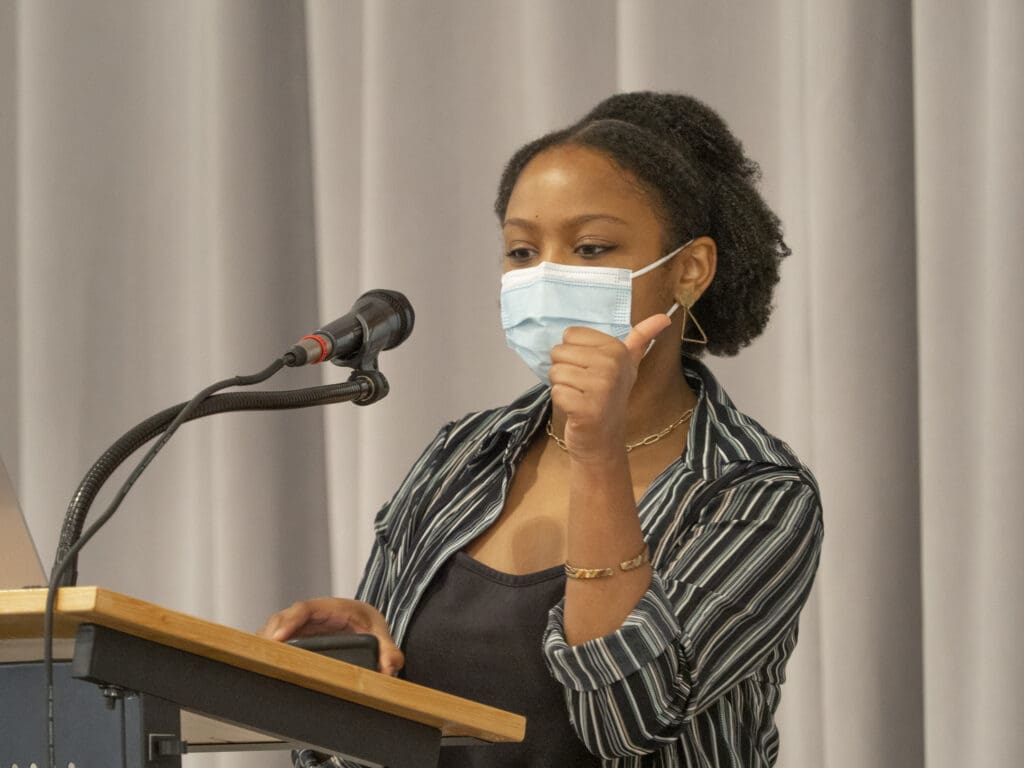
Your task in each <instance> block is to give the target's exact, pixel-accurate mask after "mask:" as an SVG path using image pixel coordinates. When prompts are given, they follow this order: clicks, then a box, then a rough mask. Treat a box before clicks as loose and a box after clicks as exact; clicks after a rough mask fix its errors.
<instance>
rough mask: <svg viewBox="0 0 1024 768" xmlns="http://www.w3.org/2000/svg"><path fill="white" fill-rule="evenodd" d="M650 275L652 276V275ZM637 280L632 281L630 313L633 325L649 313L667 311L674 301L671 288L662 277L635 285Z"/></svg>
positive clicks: (645, 317) (655, 313) (649, 314)
mask: <svg viewBox="0 0 1024 768" xmlns="http://www.w3.org/2000/svg"><path fill="white" fill-rule="evenodd" d="M644 277H648V275H644ZM650 277H652V278H654V275H650ZM638 282H639V281H633V306H632V308H631V313H630V316H631V320H632V323H633V325H636V324H637V323H639V322H640V321H641V320H646V319H647V318H648V317H650V316H651V315H657V314H660V313H664V312H668V311H669V309H670V308H671V307H672V304H673V303H674V302H675V297H674V296H673V295H672V289H671V287H670V286H669V285H668V283H667V282H666V281H665V280H664V279H662V280H657V279H652V280H651V283H650V285H637V283H638ZM673 317H674V315H673Z"/></svg>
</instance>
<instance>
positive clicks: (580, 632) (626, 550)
mask: <svg viewBox="0 0 1024 768" xmlns="http://www.w3.org/2000/svg"><path fill="white" fill-rule="evenodd" d="M643 548H644V538H643V531H642V530H641V528H640V519H639V516H638V514H637V509H636V502H635V500H634V498H633V484H632V479H631V476H630V471H629V462H628V461H627V459H626V454H625V452H623V454H622V456H621V458H618V457H617V458H615V459H613V460H610V461H608V462H602V463H598V464H594V463H589V464H584V463H579V462H575V461H574V462H572V464H571V469H570V472H569V520H568V531H567V547H566V559H567V561H568V562H569V563H571V564H573V565H574V566H577V567H580V568H612V569H613V572H614V575H613V576H609V577H603V578H597V579H586V580H579V579H567V580H566V586H565V637H566V641H567V642H568V643H569V644H570V645H579V644H581V643H585V642H587V641H588V640H593V639H594V638H597V637H602V636H604V635H607V634H608V633H610V632H614V631H615V630H616V629H618V628H619V627H620V626H621V625H622V622H623V620H624V619H625V618H626V617H627V616H628V615H629V613H630V612H631V611H632V610H633V608H634V607H635V606H636V604H637V603H638V602H639V600H640V598H641V597H642V596H643V595H644V593H645V592H646V591H647V589H648V587H649V586H650V582H651V567H650V565H649V564H646V563H645V564H644V565H642V566H640V567H639V568H636V569H634V570H629V571H623V570H621V569H620V568H619V563H621V562H624V561H626V560H629V559H631V558H633V557H635V556H636V555H637V554H638V553H640V551H641V550H643Z"/></svg>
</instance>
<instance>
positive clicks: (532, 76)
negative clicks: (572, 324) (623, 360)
mask: <svg viewBox="0 0 1024 768" xmlns="http://www.w3.org/2000/svg"><path fill="white" fill-rule="evenodd" d="M1022 33H1024V7H1022V6H1021V5H1020V4H1019V3H1015V2H1013V1H1012V0H986V2H982V3H972V4H966V3H961V4H934V3H926V2H921V1H920V0H918V1H917V2H906V1H904V2H885V0H870V1H869V2H866V3H865V2H853V1H852V0H845V1H844V0H836V2H833V3H828V4H821V3H813V2H810V0H772V1H771V2H765V3H757V4H718V5H713V4H707V3H699V2H684V3H679V2H670V1H669V0H651V1H650V2H631V1H629V0H619V2H614V1H613V0H601V1H600V2H591V1H587V0H528V1H526V2H522V3H506V2H499V1H498V0H493V1H492V2H482V3H481V2H472V1H471V0H432V2H429V3H418V2H410V1H408V0H373V1H368V0H346V1H345V2H331V0H307V2H287V3H281V2H269V1H264V0H261V1H260V2H247V3H233V2H206V1H205V0H188V1H187V2H182V3H173V4H172V3H145V4H142V3H132V2H127V1H126V0H90V2H87V3H63V2H55V1H54V0H36V1H34V2H24V1H22V2H8V3H4V4H0V355H2V357H3V359H4V361H5V362H4V364H3V366H2V367H0V452H2V454H3V456H4V459H5V462H6V463H7V465H8V467H9V468H10V469H11V470H12V474H13V476H14V479H15V483H16V485H17V486H18V490H19V493H20V495H21V497H22V501H23V504H24V506H25V509H26V512H27V515H28V517H29V522H30V525H31V528H32V531H33V533H34V535H35V537H36V539H37V542H38V543H39V544H40V548H41V550H42V552H43V556H44V559H48V558H49V557H50V556H51V555H52V552H53V548H54V545H55V543H56V539H57V534H58V530H59V525H60V519H61V515H62V512H63V508H64V506H65V505H66V503H67V500H68V499H69V498H70V496H71V493H72V491H73V490H74V486H75V483H76V482H77V481H78V479H79V478H80V477H81V476H82V474H83V473H84V472H85V470H86V469H87V468H88V466H89V465H90V464H91V462H92V461H93V460H94V459H95V458H96V457H97V456H98V455H99V454H100V452H101V451H102V450H103V449H104V448H105V447H106V446H107V445H108V444H109V443H110V442H111V441H112V440H113V439H114V438H115V437H116V436H117V435H118V434H120V433H121V432H123V431H125V430H126V429H128V428H129V427H130V426H132V425H133V424H134V423H135V422H137V421H139V420H141V419H143V418H145V417H146V416H148V415H150V414H151V413H153V412H155V411H157V410H159V409H161V408H163V407H165V406H167V405H168V404H171V403H174V402H179V401H182V400H185V399H187V398H188V397H190V396H191V395H192V394H193V393H194V392H196V391H198V390H199V389H200V388H202V387H204V386H206V385H207V384H208V383H210V382H212V381H214V380H217V379H220V378H224V377H227V376H230V375H233V374H235V373H247V372H251V371H254V370H257V369H259V368H262V367H263V366H264V365H265V364H267V363H268V362H269V361H270V360H271V359H272V358H273V357H274V356H275V355H277V354H279V353H280V352H281V351H283V350H284V349H285V348H287V346H289V345H290V344H291V343H292V341H293V340H294V339H295V338H297V337H299V336H301V335H304V334H305V333H308V332H309V331H310V330H312V329H314V328H316V327H317V326H318V325H320V324H321V323H323V322H326V321H329V320H331V319H334V318H335V317H338V316H340V315H341V314H343V313H344V312H346V311H347V310H348V309H349V307H350V306H351V304H352V302H353V301H354V300H355V298H356V297H357V296H358V295H359V294H361V293H362V292H364V291H366V290H368V289H371V288H382V287H383V288H393V289H396V290H400V291H402V292H404V293H406V295H407V296H408V297H409V298H410V300H411V302H412V304H413V306H414V307H415V308H416V314H417V318H416V328H415V331H414V333H413V335H412V337H411V338H410V339H409V341H407V342H406V343H405V344H403V345H402V346H401V347H400V348H398V349H396V350H393V351H390V352H386V353H384V355H383V356H382V358H381V367H382V370H383V371H384V373H385V375H386V376H387V377H388V379H389V380H390V382H391V394H390V395H389V396H388V398H387V399H385V400H384V401H382V402H381V403H378V404H376V405H373V406H371V407H369V408H357V407H354V406H351V405H335V406H330V407H328V408H325V409H322V410H319V411H296V412H287V413H283V414H233V415H222V416H218V417H214V418H211V419H207V420H204V421H200V422H194V423H191V424H188V425H186V426H185V427H183V428H182V430H181V433H180V434H179V435H178V436H176V437H175V438H174V440H173V441H171V443H170V444H169V446H168V448H167V449H166V451H165V454H163V455H161V457H160V458H159V459H158V460H157V461H156V462H155V463H154V465H153V466H152V467H151V468H150V469H149V470H148V471H147V473H146V475H145V476H144V478H143V479H142V480H141V481H140V483H139V485H138V487H137V488H136V489H135V490H134V491H133V493H132V494H131V496H129V498H128V500H127V502H126V503H125V505H124V508H123V509H122V510H121V511H120V512H119V513H118V515H117V516H116V517H115V518H114V520H113V522H112V523H111V524H110V526H109V528H108V529H107V530H105V531H103V532H102V533H100V535H99V536H98V537H97V539H96V540H95V541H94V542H93V543H92V544H91V545H90V546H89V547H88V548H87V549H86V551H85V552H84V553H83V555H82V558H81V571H82V576H81V581H82V583H99V584H103V585H105V586H107V587H110V588H112V589H117V590H120V591H124V592H128V593H130V594H134V595H137V596H139V597H141V598H143V599H147V600H152V601H154V602H157V603H162V604H165V605H168V606H171V607H174V608H177V609H180V610H183V611H186V612H189V613H194V614H196V615H199V616H203V617H206V618H210V619H213V620H216V621H221V622H224V623H227V624H231V625H233V626H237V627H240V628H243V629H256V628H258V626H259V625H260V623H261V622H262V620H263V618H265V616H267V615H268V614H269V613H271V612H273V611H275V610H278V609H280V608H281V607H284V606H285V605H287V604H288V603H290V602H291V601H293V600H296V599H300V598H302V597H305V596H314V595H320V594H328V593H330V594H339V595H344V594H351V592H352V591H353V590H354V588H355V585H356V582H357V580H358V576H359V573H360V571H361V568H362V565H363V560H364V558H365V557H366V553H367V551H368V549H369V546H370V544H371V543H372V540H373V525H372V523H373V516H374V514H375V512H376V510H377V509H378V508H379V507H380V505H381V504H382V503H383V502H384V501H386V499H387V498H388V496H389V495H390V493H391V491H392V490H393V489H394V488H395V487H396V485H397V484H398V483H399V482H400V480H401V478H402V476H403V474H404V472H405V470H406V468H407V467H408V466H409V465H410V464H411V463H412V461H413V460H414V459H415V457H416V456H417V455H418V453H419V451H420V450H421V448H422V446H423V445H425V444H426V443H427V441H428V440H429V439H430V437H431V436H432V435H433V434H434V432H435V431H436V430H437V429H438V428H440V427H441V426H442V424H443V423H444V422H445V421H447V420H450V419H453V418H456V417H458V416H459V415H461V414H462V413H464V412H466V411H468V410H475V409H479V408H484V407H489V406H492V405H497V404H500V403H502V402H507V401H508V400H509V399H511V398H512V397H514V396H515V395H516V394H517V393H519V392H520V391H522V389H524V388H526V387H527V386H529V385H530V384H531V383H532V381H531V377H530V374H529V372H528V371H526V370H524V369H523V368H522V366H521V364H520V363H519V362H518V360H517V359H515V357H514V355H512V354H510V353H508V351H507V350H506V349H505V346H504V340H503V336H502V333H501V329H500V323H499V318H498V298H497V286H498V275H499V271H500V256H501V248H500V233H499V230H498V226H497V222H496V221H495V218H494V214H493V212H492V203H493V198H494V193H495V189H496V185H497V179H498V176H499V174H500V172H501V168H502V165H503V163H504V162H505V161H506V160H507V159H508V157H509V156H510V155H511V154H512V152H513V151H514V150H515V149H516V148H517V147H518V146H519V145H521V144H522V143H524V142H526V141H528V140H530V139H532V138H535V137H536V136H538V135H539V134H541V133H543V132H546V131H548V130H552V129H555V128H558V127H562V126H564V125H565V124H567V123H568V122H570V121H572V120H574V119H576V118H578V117H579V116H581V115H582V114H583V113H584V112H585V111H587V110H588V109H589V108H590V107H591V106H593V105H594V104H595V103H597V102H598V101H599V100H601V99H602V98H604V97H605V96H607V95H608V94H610V93H612V92H614V91H617V90H636V89H664V90H673V91H682V92H687V93H690V94H693V95H695V96H697V97H698V98H701V99H703V100H705V101H707V102H708V103H709V104H711V105H712V106H713V107H714V108H715V109H716V110H718V111H719V112H720V113H721V114H722V115H723V116H724V117H725V119H726V120H727V121H728V122H729V124H730V126H731V127H732V128H733V130H734V132H735V133H736V134H737V136H739V137H740V138H741V140H742V141H743V142H744V145H745V147H746V148H747V150H748V153H749V154H750V155H751V156H752V157H753V158H755V159H756V160H757V161H758V162H759V163H760V164H761V167H762V170H763V172H764V180H763V190H764V193H765V196H766V197H767V199H768V200H769V202H770V203H771V204H772V205H773V207H774V208H775V210H776V211H777V212H778V213H779V214H780V216H781V218H782V219H783V221H784V222H785V225H786V234H787V240H788V242H789V244H790V245H791V246H792V248H793V255H792V256H791V257H790V258H789V259H788V260H787V262H786V263H785V265H784V268H783V280H782V283H781V284H780V286H779V289H778V293H777V296H776V305H777V309H776V312H775V315H774V316H773V319H772V321H771V324H770V326H769V328H768V330H767V332H766V333H765V334H764V336H763V337H762V338H760V339H758V340H757V341H756V342H755V343H754V344H753V345H752V346H751V347H750V348H748V349H746V350H744V351H743V352H742V353H741V354H740V355H739V356H738V357H736V358H734V359H728V360H716V359H711V360H710V361H709V362H710V365H711V366H712V368H713V369H714V370H715V371H716V373H717V374H718V375H719V376H720V378H721V379H722V381H723V383H724V384H725V386H726V388H727V389H728V390H729V392H730V393H731V394H732V396H733V397H734V399H735V400H736V401H737V403H738V405H739V406H740V407H741V408H742V409H743V410H745V411H746V412H748V413H750V414H751V415H752V416H754V417H755V418H757V419H758V420H760V421H762V422H763V423H764V424H765V425H766V426H767V427H768V428H769V429H770V430H772V431H773V432H775V433H776V434H778V435H780V436H781V437H783V438H784V439H786V440H787V441H788V442H790V443H791V444H792V445H793V446H794V448H795V449H796V450H797V452H798V454H799V455H800V456H801V457H802V458H804V460H805V461H806V462H807V463H808V464H809V465H810V466H811V467H812V468H813V469H814V470H815V472H816V474H817V476H818V478H819V480H820V481H821V485H822V489H823V495H824V502H825V526H826V535H825V548H824V553H823V558H822V564H821V569H820V571H819V573H818V577H817V582H816V585H815V589H814V592H813V594H812V597H811V600H810V603H809V604H808V606H807V608H806V609H805V611H804V614H803V616H802V620H801V638H800V643H799V646H798V649H797V651H796V653H795V655H794V657H793V659H792V660H791V662H790V665H789V669H788V677H789V679H788V681H787V683H786V686H785V687H784V695H783V704H782V707H781V709H780V712H779V714H778V721H779V725H780V730H781V742H782V747H781V749H782V753H781V757H780V760H779V765H783V766H790V767H793V768H802V767H805V768H812V767H813V768H818V767H819V766H827V768H854V767H858V768H859V767H860V766H864V765H871V766H893V768H907V767H908V766H928V768H954V766H956V767H957V768H959V766H964V765H970V766H985V767H987V766H993V768H994V767H995V766H1004V765H1012V764H1015V763H1016V762H1019V760H1020V757H1021V755H1024V736H1021V735H1020V731H1019V728H1018V724H1019V723H1020V722H1021V721H1022V720H1024V694H1022V693H1021V691H1020V686H1019V683H1020V681H1021V680H1022V679H1024V674H1022V672H1024V670H1022V666H1021V662H1020V661H1019V655H1018V654H1017V653H1015V651H1016V648H1015V646H1014V645H1013V638H1015V637H1016V635H1017V634H1018V633H1019V632H1020V631H1021V629H1024V608H1022V607H1021V601H1020V599H1019V595H1020V590H1021V586H1022V584H1024V566H1022V565H1021V563H1022V559H1021V558H1020V557H1019V555H1018V553H1017V550H1018V548H1019V546H1020V543H1021V542H1022V541H1024V521H1022V518H1021V515H1020V514H1019V512H1018V508H1019V506H1020V502H1021V500H1022V496H1024V494H1022V490H1024V489H1022V486H1024V480H1022V479H1021V474H1020V473H1019V472H1017V471H1016V464H1017V463H1018V462H1019V460H1020V457H1021V456H1022V455H1024V416H1022V415H1021V409H1019V408H1016V407H1015V405H1014V395H1015V394H1016V393H1017V391H1018V390H1019V388H1020V387H1019V382H1020V381H1021V378H1022V374H1024V359H1022V356H1021V354H1020V351H1019V350H1020V348H1021V347H1022V343H1024V323H1022V322H1021V320H1022V318H1021V313H1022V310H1021V309H1020V304H1019V302H1017V301H1016V300H1015V299H1016V295H1015V294H1016V292H1017V291H1019V288H1020V286H1021V285H1024V280H1022V278H1024V267H1022V262H1021V260H1020V259H1019V258H1017V253H1018V252H1019V251H1021V250H1022V247H1024V223H1022V217H1021V216H1020V215H1019V211H1020V209H1021V206H1022V203H1024V150H1022V149H1021V145H1020V143H1019V139H1018V136H1019V134H1020V130H1021V125H1022V123H1024V121H1022V117H1024V60H1022V59H1024V54H1022V53H1021V50H1020V46H1019V44H1018V43H1019V40H1020V39H1021V37H1022ZM346 377H347V371H346V370H344V369H339V368H335V367H333V366H328V367H327V368H326V369H324V370H317V371H312V370H303V371H294V370H288V371H285V372H282V373H281V374H279V375H278V376H277V377H276V378H275V379H274V380H272V382H270V383H269V384H268V386H273V387H275V388H277V387H281V388H294V387H299V386H308V385H312V384H317V383H322V382H334V381H340V380H343V379H344V378H346ZM107 497H109V493H108V495H107ZM102 503H103V499H101V500H100V502H99V503H98V504H97V508H96V509H94V512H93V514H94V515H95V514H98V513H99V511H100V508H101V507H102ZM282 760H283V757H282V756H280V755H277V756H274V755H258V756H252V755H245V756H227V757H203V758H197V757H190V758H189V761H190V763H191V764H193V765H196V766H199V765H214V764H216V765H223V766H226V765H243V764H244V765H246V766H257V765H266V766H271V765H281V764H282Z"/></svg>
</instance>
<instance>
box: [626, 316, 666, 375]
mask: <svg viewBox="0 0 1024 768" xmlns="http://www.w3.org/2000/svg"><path fill="white" fill-rule="evenodd" d="M670 325H672V318H671V317H669V316H668V315H666V314H664V313H661V314H657V315H651V316H650V317H648V318H647V319H646V320H641V321H640V322H639V323H637V324H636V325H634V326H633V328H632V329H631V330H630V332H629V335H628V336H627V337H626V338H625V339H623V341H622V343H623V344H625V345H626V349H628V350H629V354H630V355H631V356H632V358H633V362H634V363H635V364H636V365H640V361H641V360H642V359H643V356H644V352H646V351H647V346H648V345H649V344H650V343H651V342H652V341H654V339H655V338H656V337H657V336H658V334H659V333H661V332H662V331H664V330H665V329H666V328H668V327H669V326H670Z"/></svg>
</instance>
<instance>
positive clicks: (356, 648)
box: [288, 634, 380, 669]
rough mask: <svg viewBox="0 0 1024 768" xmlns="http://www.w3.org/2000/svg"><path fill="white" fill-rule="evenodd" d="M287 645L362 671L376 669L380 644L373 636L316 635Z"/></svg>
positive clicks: (299, 638) (292, 640) (298, 638)
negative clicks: (354, 666)
mask: <svg viewBox="0 0 1024 768" xmlns="http://www.w3.org/2000/svg"><path fill="white" fill-rule="evenodd" d="M288 645H294V646H295V647H296V648H302V649H303V650H306V651H313V652H314V653H320V654H323V655H324V656H329V657H330V658H332V659H337V660H338V661H344V662H347V663H348V664H355V665H356V666H357V667H362V668H363V669H377V664H378V661H379V658H378V657H379V654H380V643H379V642H378V641H377V638H376V637H374V636H373V635H360V634H348V635H316V636H314V637H294V638H292V639H291V640H289V641H288Z"/></svg>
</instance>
